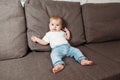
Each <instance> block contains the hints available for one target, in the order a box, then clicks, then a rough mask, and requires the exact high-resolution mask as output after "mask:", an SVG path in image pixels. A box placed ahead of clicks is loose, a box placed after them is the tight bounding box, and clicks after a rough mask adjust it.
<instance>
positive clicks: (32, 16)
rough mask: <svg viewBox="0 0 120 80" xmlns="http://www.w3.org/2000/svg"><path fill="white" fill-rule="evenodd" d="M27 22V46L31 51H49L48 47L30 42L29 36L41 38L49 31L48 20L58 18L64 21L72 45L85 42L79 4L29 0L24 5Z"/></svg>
mask: <svg viewBox="0 0 120 80" xmlns="http://www.w3.org/2000/svg"><path fill="white" fill-rule="evenodd" d="M25 13H26V20H27V28H28V31H27V35H28V44H29V47H30V49H31V50H37V51H49V50H50V47H49V46H42V45H39V44H38V43H34V42H32V41H31V39H30V38H31V36H32V35H35V36H37V37H39V38H43V36H44V35H45V33H46V32H47V31H48V30H49V27H48V24H49V18H50V17H51V16H60V17H62V18H63V20H64V21H65V24H66V26H67V27H68V29H69V30H70V31H71V37H72V38H71V40H70V43H71V44H72V45H75V46H77V45H79V44H82V43H84V42H85V39H84V32H83V24H82V19H81V6H80V3H79V2H64V1H48V0H44V1H41V0H29V2H26V4H25Z"/></svg>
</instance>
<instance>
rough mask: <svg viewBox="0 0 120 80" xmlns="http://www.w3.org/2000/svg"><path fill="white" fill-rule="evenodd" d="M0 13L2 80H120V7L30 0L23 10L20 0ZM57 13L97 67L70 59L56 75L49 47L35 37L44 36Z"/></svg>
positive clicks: (1, 5) (6, 1) (7, 0)
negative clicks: (83, 64)
mask: <svg viewBox="0 0 120 80" xmlns="http://www.w3.org/2000/svg"><path fill="white" fill-rule="evenodd" d="M0 11H1V13H0V39H1V40H0V80H120V51H119V50H120V23H119V22H120V15H119V14H120V3H104V4H84V5H80V4H79V3H78V2H63V1H60V2H56V1H49V0H27V1H26V3H25V8H22V6H21V4H20V1H19V0H1V1H0ZM53 15H58V16H60V17H62V18H63V20H64V23H65V24H64V25H65V26H67V27H68V28H69V29H70V31H71V35H72V39H71V40H70V44H71V45H73V46H75V47H77V48H79V49H80V50H81V51H82V52H83V54H84V55H85V56H87V57H88V58H89V59H91V60H93V61H94V65H92V66H81V65H80V64H78V63H77V62H75V60H74V59H72V58H69V57H67V58H65V59H64V61H65V63H66V67H65V69H64V70H63V71H61V72H59V73H57V74H53V73H52V71H51V69H52V64H51V60H50V47H49V45H48V46H41V45H38V44H37V43H33V42H32V41H31V40H30V37H31V36H32V35H35V36H38V37H40V38H42V37H43V36H44V34H45V33H46V32H47V31H48V21H49V18H50V17H51V16H53Z"/></svg>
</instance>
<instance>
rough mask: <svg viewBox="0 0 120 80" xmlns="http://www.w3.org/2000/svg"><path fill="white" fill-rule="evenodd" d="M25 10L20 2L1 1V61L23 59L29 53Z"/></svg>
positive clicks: (16, 0)
mask: <svg viewBox="0 0 120 80" xmlns="http://www.w3.org/2000/svg"><path fill="white" fill-rule="evenodd" d="M26 39H27V38H26V28H25V18H24V12H23V8H22V6H21V4H20V1H19V0H1V1H0V60H3V59H10V58H18V57H22V56H23V55H25V54H26V52H27V42H26V41H27V40H26Z"/></svg>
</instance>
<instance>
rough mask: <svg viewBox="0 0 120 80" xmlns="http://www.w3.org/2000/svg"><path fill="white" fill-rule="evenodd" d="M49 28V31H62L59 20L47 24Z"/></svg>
mask: <svg viewBox="0 0 120 80" xmlns="http://www.w3.org/2000/svg"><path fill="white" fill-rule="evenodd" d="M49 28H50V30H51V31H60V30H61V29H62V24H61V23H60V21H59V20H54V19H53V20H51V21H50V23H49Z"/></svg>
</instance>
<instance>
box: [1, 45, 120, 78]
mask: <svg viewBox="0 0 120 80" xmlns="http://www.w3.org/2000/svg"><path fill="white" fill-rule="evenodd" d="M79 48H80V49H81V51H82V52H83V53H84V55H86V56H87V57H88V58H89V59H91V60H93V61H94V62H95V64H94V65H93V66H81V65H80V64H78V63H77V62H75V60H74V59H73V58H65V59H64V61H65V63H66V65H65V69H64V70H63V71H61V72H59V73H57V74H56V75H54V74H53V73H52V71H51V69H52V65H51V60H50V52H31V53H29V54H28V55H27V56H25V57H23V58H19V59H12V60H6V61H1V62H0V79H1V80H119V79H120V69H119V66H120V65H119V64H117V63H116V62H114V61H113V60H111V59H107V58H106V57H104V56H102V55H99V54H98V53H96V52H94V51H92V50H91V49H89V48H86V47H84V46H81V47H79Z"/></svg>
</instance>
